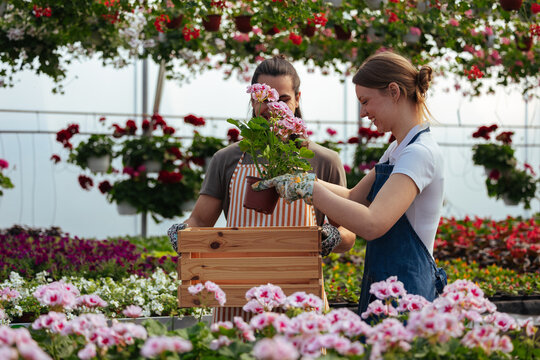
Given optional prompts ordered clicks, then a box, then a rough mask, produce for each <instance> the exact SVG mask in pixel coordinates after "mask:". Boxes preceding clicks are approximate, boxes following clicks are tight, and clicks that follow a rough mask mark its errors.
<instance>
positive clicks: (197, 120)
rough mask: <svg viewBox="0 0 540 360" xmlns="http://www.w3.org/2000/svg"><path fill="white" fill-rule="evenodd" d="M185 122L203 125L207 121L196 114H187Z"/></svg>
mask: <svg viewBox="0 0 540 360" xmlns="http://www.w3.org/2000/svg"><path fill="white" fill-rule="evenodd" d="M184 122H185V123H186V124H191V125H193V126H203V125H204V124H205V121H204V119H203V118H202V117H197V116H195V115H192V114H190V115H187V116H186V117H184Z"/></svg>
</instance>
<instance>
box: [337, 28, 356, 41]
mask: <svg viewBox="0 0 540 360" xmlns="http://www.w3.org/2000/svg"><path fill="white" fill-rule="evenodd" d="M334 31H335V32H336V39H338V40H349V39H350V38H351V34H352V33H351V31H350V30H345V29H343V28H342V27H341V26H339V25H334Z"/></svg>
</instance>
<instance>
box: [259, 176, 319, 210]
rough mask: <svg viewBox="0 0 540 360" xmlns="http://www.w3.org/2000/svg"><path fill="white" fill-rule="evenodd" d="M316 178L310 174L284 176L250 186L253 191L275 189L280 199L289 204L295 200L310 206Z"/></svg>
mask: <svg viewBox="0 0 540 360" xmlns="http://www.w3.org/2000/svg"><path fill="white" fill-rule="evenodd" d="M315 181H317V176H315V174H312V173H300V174H294V175H293V174H285V175H280V176H276V177H275V178H272V179H268V180H261V181H257V182H256V183H255V184H253V185H251V187H252V189H253V190H255V191H261V190H266V189H269V188H271V187H275V188H276V191H277V193H278V194H279V196H280V197H282V198H284V199H285V201H286V202H287V203H288V204H290V203H292V202H293V201H295V200H298V199H304V201H305V202H306V203H307V204H309V205H311V204H312V203H313V183H314V182H315Z"/></svg>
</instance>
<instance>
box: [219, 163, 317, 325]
mask: <svg viewBox="0 0 540 360" xmlns="http://www.w3.org/2000/svg"><path fill="white" fill-rule="evenodd" d="M243 160H244V154H242V157H241V158H240V160H239V161H238V164H237V165H236V168H235V169H234V173H233V175H232V177H231V182H230V184H229V199H230V205H229V213H228V215H227V227H247V226H317V219H316V217H315V209H314V208H313V206H311V205H308V204H306V203H305V202H303V201H294V202H293V203H291V204H287V203H286V202H285V200H284V199H282V198H280V199H279V200H278V203H277V205H276V208H275V209H274V212H273V213H272V214H269V215H266V214H263V213H260V212H257V211H254V210H249V209H246V208H244V193H245V189H246V176H255V177H258V176H259V173H258V172H257V168H256V167H255V164H243ZM324 303H325V307H327V302H326V294H325V295H324ZM254 315H255V314H253V313H247V312H244V311H243V310H242V308H241V307H229V308H225V307H219V308H214V314H213V318H212V321H213V322H217V321H232V320H233V318H234V317H235V316H241V317H242V318H243V319H244V320H245V321H248V320H249V319H250V318H252V317H253V316H254Z"/></svg>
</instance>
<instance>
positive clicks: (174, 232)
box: [167, 223, 188, 252]
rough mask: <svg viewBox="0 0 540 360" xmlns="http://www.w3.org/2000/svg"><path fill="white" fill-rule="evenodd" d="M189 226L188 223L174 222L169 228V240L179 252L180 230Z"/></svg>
mask: <svg viewBox="0 0 540 360" xmlns="http://www.w3.org/2000/svg"><path fill="white" fill-rule="evenodd" d="M187 227H188V225H187V224H186V223H181V224H174V225H173V226H171V227H170V228H169V230H167V235H169V241H170V242H171V245H172V247H173V249H174V251H176V252H178V231H179V230H184V229H185V228H187Z"/></svg>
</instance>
